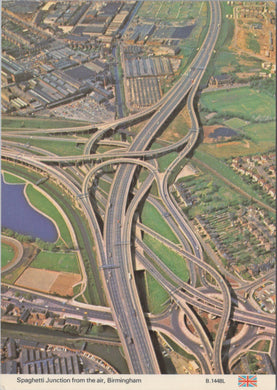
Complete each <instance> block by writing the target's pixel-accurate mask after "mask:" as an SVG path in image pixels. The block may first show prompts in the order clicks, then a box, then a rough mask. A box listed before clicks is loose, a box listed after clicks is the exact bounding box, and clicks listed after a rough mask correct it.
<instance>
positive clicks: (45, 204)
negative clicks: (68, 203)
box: [26, 184, 73, 247]
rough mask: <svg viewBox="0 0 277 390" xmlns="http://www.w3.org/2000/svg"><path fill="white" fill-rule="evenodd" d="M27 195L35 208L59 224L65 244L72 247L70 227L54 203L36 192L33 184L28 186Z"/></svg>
mask: <svg viewBox="0 0 277 390" xmlns="http://www.w3.org/2000/svg"><path fill="white" fill-rule="evenodd" d="M26 194H27V196H28V199H29V200H30V202H31V204H32V205H33V206H35V207H36V208H37V209H39V210H41V211H42V212H43V213H45V214H46V215H48V216H49V217H51V218H52V219H53V220H54V221H55V222H56V223H57V225H58V228H59V231H60V234H61V236H62V238H63V240H64V242H65V243H66V245H67V246H68V247H72V245H73V243H72V240H71V236H70V233H69V230H68V227H67V225H66V223H65V221H64V219H63V217H62V216H61V214H60V213H59V211H58V210H57V208H56V207H55V206H54V205H53V203H52V202H50V200H48V199H47V198H46V197H45V196H44V195H43V194H42V193H40V192H39V191H38V190H36V189H35V188H34V187H33V186H32V185H31V184H28V185H27V187H26Z"/></svg>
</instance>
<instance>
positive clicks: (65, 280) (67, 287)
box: [49, 272, 81, 296]
mask: <svg viewBox="0 0 277 390" xmlns="http://www.w3.org/2000/svg"><path fill="white" fill-rule="evenodd" d="M80 280H81V275H79V274H72V273H69V272H59V275H58V277H57V279H56V280H55V281H54V283H53V284H52V286H51V288H50V291H49V292H50V294H54V293H56V294H59V295H70V296H73V288H72V286H73V285H74V284H76V283H77V282H80Z"/></svg>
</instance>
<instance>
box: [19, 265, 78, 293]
mask: <svg viewBox="0 0 277 390" xmlns="http://www.w3.org/2000/svg"><path fill="white" fill-rule="evenodd" d="M80 280H81V275H79V274H73V273H69V272H56V271H48V270H44V269H37V268H32V267H29V268H27V269H26V270H25V271H24V272H23V274H22V275H21V276H20V277H19V278H18V279H17V281H16V283H15V285H17V286H21V287H25V288H30V289H32V290H37V291H42V292H46V293H50V294H53V293H57V294H59V295H63V296H66V295H71V296H72V295H73V289H72V286H73V285H74V284H75V283H77V282H79V281H80Z"/></svg>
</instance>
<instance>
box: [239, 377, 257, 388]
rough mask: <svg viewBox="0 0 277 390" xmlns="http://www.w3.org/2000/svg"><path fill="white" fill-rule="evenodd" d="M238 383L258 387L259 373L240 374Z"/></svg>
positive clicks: (240, 385)
mask: <svg viewBox="0 0 277 390" xmlns="http://www.w3.org/2000/svg"><path fill="white" fill-rule="evenodd" d="M238 385H239V387H257V375H240V376H239V377H238Z"/></svg>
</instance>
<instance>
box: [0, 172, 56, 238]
mask: <svg viewBox="0 0 277 390" xmlns="http://www.w3.org/2000/svg"><path fill="white" fill-rule="evenodd" d="M24 187H25V184H9V183H5V182H4V180H3V175H1V224H2V227H5V228H8V229H12V230H14V231H15V232H17V233H20V234H25V235H30V236H32V237H34V238H40V239H41V240H43V241H48V242H55V241H56V240H57V238H58V232H57V229H56V226H55V225H54V223H53V222H52V221H51V220H50V219H49V218H47V217H45V216H44V215H43V214H40V213H39V212H38V211H36V210H35V209H33V208H32V207H31V206H30V205H29V203H28V202H27V200H26V198H25V195H24Z"/></svg>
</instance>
